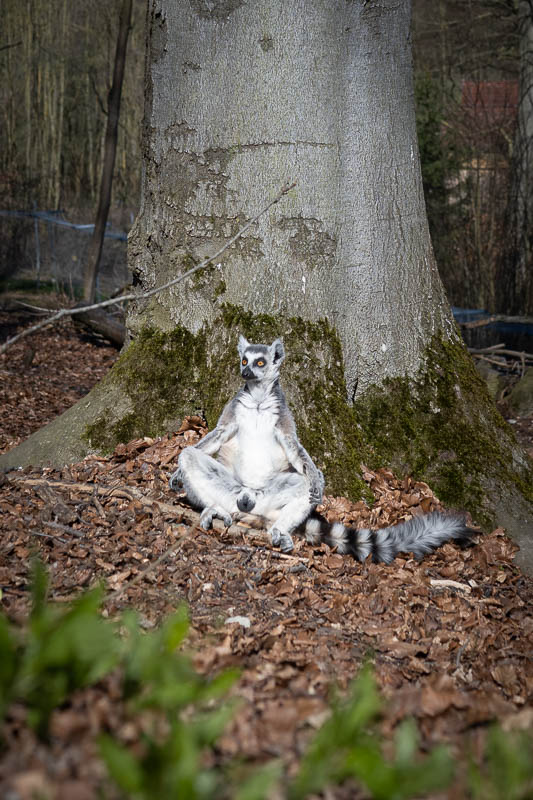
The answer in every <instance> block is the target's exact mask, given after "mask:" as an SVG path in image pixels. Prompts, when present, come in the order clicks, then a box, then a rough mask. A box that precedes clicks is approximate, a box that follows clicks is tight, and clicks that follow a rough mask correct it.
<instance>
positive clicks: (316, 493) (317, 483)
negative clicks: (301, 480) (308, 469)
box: [309, 469, 325, 506]
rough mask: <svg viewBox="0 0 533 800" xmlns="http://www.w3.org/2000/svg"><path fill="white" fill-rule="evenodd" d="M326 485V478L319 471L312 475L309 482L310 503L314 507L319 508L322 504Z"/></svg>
mask: <svg viewBox="0 0 533 800" xmlns="http://www.w3.org/2000/svg"><path fill="white" fill-rule="evenodd" d="M324 483H325V481H324V476H323V474H322V472H321V471H320V470H319V469H317V470H316V473H315V474H314V475H311V476H310V480H309V502H310V503H311V505H312V506H317V505H318V504H319V503H321V502H322V497H323V495H324Z"/></svg>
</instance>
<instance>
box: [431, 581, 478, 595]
mask: <svg viewBox="0 0 533 800" xmlns="http://www.w3.org/2000/svg"><path fill="white" fill-rule="evenodd" d="M429 583H430V585H431V586H435V588H440V587H442V588H449V589H460V590H461V591H462V592H466V594H470V593H471V592H472V588H471V587H470V586H469V585H468V584H467V583H459V582H458V581H449V580H444V579H442V580H441V579H437V578H431V579H430V581H429Z"/></svg>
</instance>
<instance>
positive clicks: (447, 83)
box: [0, 0, 533, 314]
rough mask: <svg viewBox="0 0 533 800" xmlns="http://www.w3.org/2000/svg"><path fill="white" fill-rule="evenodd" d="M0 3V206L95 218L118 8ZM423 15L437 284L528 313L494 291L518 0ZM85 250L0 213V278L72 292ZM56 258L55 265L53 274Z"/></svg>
mask: <svg viewBox="0 0 533 800" xmlns="http://www.w3.org/2000/svg"><path fill="white" fill-rule="evenodd" d="M526 5H527V4H526ZM3 7H4V15H3V16H4V33H3V40H2V41H1V42H0V76H1V81H0V99H1V109H2V111H1V112H0V113H1V115H2V124H1V126H0V187H1V192H2V198H3V200H2V203H1V206H2V207H1V208H0V211H2V212H5V211H11V212H12V211H20V210H25V211H29V210H32V209H40V210H47V211H53V212H55V213H57V212H59V211H61V212H63V214H64V216H65V217H66V218H68V219H69V220H71V221H74V222H80V223H90V222H93V217H94V210H95V207H96V203H97V195H98V187H99V180H100V175H101V171H102V160H103V153H104V137H105V126H106V108H107V94H108V91H109V88H110V84H111V77H112V71H113V58H114V48H115V44H116V38H117V30H118V18H119V7H120V2H119V0H112V1H111V2H106V3H103V2H102V1H101V0H88V2H83V3H82V2H80V0H72V1H71V2H69V3H67V0H50V2H46V3H45V2H43V0H25V2H23V3H19V2H15V0H6V2H5V3H4V4H3ZM429 9H430V7H429V6H428V4H427V3H426V2H424V0H415V2H414V4H413V32H412V36H413V51H414V61H415V81H416V100H417V124H418V134H419V146H420V152H421V160H422V171H423V179H424V191H425V197H426V205H427V210H428V216H429V222H430V228H431V234H432V240H433V246H434V249H435V253H436V256H437V262H438V265H439V270H440V272H441V277H442V279H443V281H444V284H445V287H446V290H447V292H448V296H449V299H450V302H451V303H452V305H454V306H459V307H463V308H484V309H487V310H490V311H498V312H501V313H510V312H512V313H521V314H528V313H531V311H532V307H531V305H532V303H531V301H530V293H529V292H526V293H525V294H524V293H523V292H522V293H521V294H522V303H521V307H516V301H515V300H513V299H512V298H510V297H508V296H507V295H508V293H507V290H506V288H505V284H506V278H505V275H506V274H508V273H509V268H508V266H506V265H507V259H508V253H506V241H505V238H506V237H505V236H504V231H505V230H508V229H509V220H510V216H511V214H512V206H513V204H516V198H515V199H513V197H512V195H513V191H512V186H513V172H516V171H519V170H520V159H518V158H517V145H516V126H517V110H518V102H519V84H518V81H519V72H520V34H521V30H520V24H519V22H520V16H519V10H520V3H519V2H518V1H517V0H469V1H468V2H464V0H439V2H438V3H437V4H432V5H431V12H430V10H429ZM435 11H436V13H435ZM145 13H146V9H145V3H144V2H143V1H142V0H134V2H133V12H132V26H131V31H130V36H129V41H128V50H127V63H126V73H125V78H124V86H123V91H122V105H121V112H120V125H119V135H118V144H117V158H116V164H115V174H114V182H113V196H112V204H111V212H110V221H111V224H112V225H113V226H115V227H117V228H119V229H120V230H121V231H124V232H127V230H128V229H129V228H130V226H131V224H132V221H133V218H134V215H135V214H136V212H137V210H138V205H139V199H140V180H141V151H140V137H141V125H142V115H143V70H144V49H145V25H146V19H145ZM95 20H96V21H97V24H95ZM532 24H533V23H532ZM529 56H530V54H529ZM522 58H524V56H523V54H522ZM36 228H37V230H36ZM36 237H39V241H38V243H37V239H36ZM87 245H88V237H86V236H83V235H79V234H78V235H76V236H75V237H74V238H73V237H72V234H71V232H70V231H65V229H60V228H52V227H51V226H50V224H48V225H47V224H45V223H43V222H39V223H38V224H36V223H35V224H34V221H32V220H30V219H28V218H20V217H13V216H7V217H6V216H3V217H0V280H2V281H3V282H4V284H5V281H6V280H9V279H11V281H12V280H13V279H17V278H19V279H20V278H22V277H26V278H31V277H32V276H35V274H36V271H37V266H38V268H39V269H38V271H39V277H40V276H41V274H42V275H43V277H46V276H51V277H52V279H55V280H56V282H57V281H58V280H59V281H63V282H64V283H65V286H64V287H63V288H69V289H70V290H72V287H74V289H75V288H76V286H77V285H78V284H79V282H80V280H81V279H80V277H79V276H80V274H81V269H82V264H83V260H84V257H85V251H86V248H87ZM110 254H111V255H110ZM106 258H107V261H109V260H111V261H112V262H119V263H120V265H121V268H122V270H121V271H120V270H119V274H120V277H116V278H115V280H114V282H115V283H121V282H122V281H123V278H124V276H125V275H126V272H125V263H126V247H125V244H124V242H117V241H113V242H111V241H110V240H106V250H105V252H104V263H105V262H106ZM37 261H39V264H38V265H37V263H36V262H37ZM54 261H55V262H57V261H60V262H63V264H62V268H61V269H59V270H58V269H57V263H56V264H55V269H53V268H52V267H53V266H54V265H53V264H52V262H54ZM67 274H68V275H69V280H68V281H66V279H65V276H66V275H67ZM58 276H59V278H58ZM67 283H68V284H69V286H68V287H67V285H66V284H67ZM72 291H73V290H72Z"/></svg>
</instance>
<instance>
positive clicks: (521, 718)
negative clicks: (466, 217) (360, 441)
mask: <svg viewBox="0 0 533 800" xmlns="http://www.w3.org/2000/svg"><path fill="white" fill-rule="evenodd" d="M23 324H28V318H27V315H26V314H20V315H18V316H17V315H14V314H12V313H10V314H7V313H2V314H0V325H1V326H2V328H3V338H5V336H6V335H10V334H12V333H13V331H14V330H15V329H16V328H17V326H18V325H23ZM116 357H117V353H116V351H115V350H114V349H113V348H111V347H110V346H108V345H106V344H105V343H102V342H97V341H96V340H95V339H93V338H88V337H84V336H83V335H82V334H80V333H79V332H78V331H77V330H75V329H74V327H73V325H72V324H71V323H70V322H68V323H65V324H63V325H61V326H58V327H55V328H53V329H48V330H44V331H41V332H40V333H38V334H37V335H35V336H34V337H32V338H28V339H25V340H22V341H21V342H20V343H17V344H16V345H14V346H13V347H12V348H11V349H10V350H9V351H8V352H7V353H6V354H5V355H3V356H0V407H1V409H2V413H1V415H0V451H2V450H4V451H5V450H7V449H10V448H11V447H14V446H15V445H16V444H18V443H19V442H20V441H21V440H22V439H24V438H25V437H27V436H28V435H29V434H30V433H31V432H32V431H33V430H35V429H37V428H38V427H40V426H41V425H43V424H45V423H46V422H48V421H49V420H50V419H52V418H53V417H54V416H56V415H57V414H58V413H60V412H61V411H63V410H64V409H66V408H67V407H69V406H70V405H72V404H73V403H74V402H75V401H76V400H77V399H78V398H79V397H81V396H82V395H83V394H85V393H86V392H87V391H88V390H89V389H90V388H91V386H92V385H93V384H94V383H96V382H97V381H98V380H99V379H100V378H101V377H102V375H103V374H105V372H106V371H107V370H108V369H109V367H110V366H111V364H112V363H113V361H114V360H115V358H116ZM514 428H515V430H516V432H517V435H518V436H519V438H520V440H521V441H522V443H523V444H524V446H525V448H526V449H528V450H530V451H531V449H532V448H533V425H532V421H531V419H529V420H519V421H518V422H517V423H516V424H515V425H514ZM204 434H205V429H204V428H203V427H202V424H201V420H199V419H198V418H188V419H187V420H185V421H184V422H183V424H182V426H181V428H180V430H179V431H176V432H172V433H170V434H169V435H168V436H165V437H163V438H162V439H157V440H152V439H142V440H137V441H134V442H130V443H129V444H127V445H120V446H119V447H118V448H117V449H116V451H115V453H114V454H113V455H112V456H110V457H107V458H96V457H89V458H87V459H85V460H84V461H83V462H82V463H80V464H76V465H70V466H67V467H64V468H63V469H61V470H52V469H50V468H45V469H39V470H24V471H22V472H16V473H10V474H9V475H7V476H0V542H1V544H0V588H1V599H2V607H3V610H4V612H5V613H6V614H7V615H8V616H9V617H10V618H11V619H13V620H16V621H21V622H22V621H23V620H24V618H25V615H26V613H27V608H28V564H29V558H30V556H31V554H32V553H33V552H35V551H37V552H38V553H39V554H40V556H41V558H42V559H43V561H44V562H45V563H46V564H47V565H48V568H49V571H50V577H51V596H52V598H53V599H55V600H58V601H65V600H68V599H70V598H72V597H74V596H76V594H77V593H78V592H79V591H80V589H83V588H86V587H89V586H91V585H93V584H94V583H95V582H97V581H99V580H102V579H103V580H104V581H105V583H106V586H107V588H108V590H109V591H108V595H107V601H106V604H105V612H104V613H106V614H108V615H109V616H113V615H115V614H116V613H117V612H118V611H119V610H120V609H122V608H125V607H127V606H132V607H135V608H137V609H138V610H139V612H140V614H141V619H142V621H143V625H144V626H145V627H146V628H150V627H153V626H154V625H157V624H158V622H159V621H160V620H161V619H162V618H164V617H165V616H166V615H168V614H169V613H170V612H171V611H173V610H174V609H175V608H176V606H177V605H178V604H179V602H180V601H182V600H185V601H186V602H187V604H188V605H189V608H190V616H191V626H192V627H191V635H190V640H189V645H190V648H191V650H192V651H193V653H194V660H195V664H196V667H197V668H198V669H199V670H200V671H202V672H204V673H212V672H216V671H217V670H220V669H221V668H223V667H226V666H228V665H238V666H239V667H240V668H241V670H242V673H241V677H240V679H239V681H238V683H237V685H236V687H235V688H234V690H233V692H234V693H235V694H237V695H239V696H240V697H241V698H243V700H244V702H243V703H242V705H241V706H240V709H239V710H238V712H237V714H236V716H235V718H234V720H233V722H232V723H231V724H230V727H229V728H228V730H227V732H226V733H225V734H224V736H223V739H222V741H221V745H220V748H221V754H222V757H224V756H230V755H232V754H237V753H238V754H240V755H241V756H243V757H245V758H247V759H249V760H251V761H252V762H255V761H257V762H263V761H265V760H266V759H269V758H272V757H276V756H283V758H284V759H285V761H286V763H287V766H288V769H289V770H290V769H292V768H293V766H294V764H295V763H296V762H297V760H298V758H299V757H300V755H301V753H302V751H303V749H304V747H305V743H306V742H307V741H308V740H309V737H310V735H311V734H312V732H313V731H314V730H315V729H316V728H317V726H318V725H319V724H320V722H321V721H322V720H323V719H324V714H325V713H326V712H327V701H328V691H329V688H330V687H331V685H332V684H336V685H338V686H340V687H341V688H345V687H346V686H347V684H348V682H349V681H350V679H351V678H352V677H353V676H354V675H355V674H356V673H357V671H358V669H359V668H360V666H361V664H362V662H363V661H365V660H367V659H368V658H370V659H371V660H372V662H373V663H374V665H375V672H376V677H377V681H378V684H379V687H380V690H381V693H382V695H383V696H384V698H385V702H384V709H383V718H382V728H383V731H384V732H385V733H386V734H387V735H389V734H390V733H391V732H392V731H393V730H394V728H395V726H396V725H397V724H398V723H399V722H400V721H401V720H402V719H404V718H405V717H414V718H415V719H416V721H417V723H418V727H419V730H420V734H421V748H422V749H423V750H424V749H427V748H429V747H431V746H433V745H435V744H437V743H441V742H447V743H449V744H450V746H451V747H452V749H453V752H454V753H455V755H456V757H457V759H458V760H459V761H460V762H462V763H464V759H465V754H469V753H471V754H473V755H474V757H475V756H476V754H479V753H481V752H482V748H483V742H484V740H485V737H486V735H487V731H488V728H489V724H490V723H491V722H492V721H494V720H498V721H499V722H501V724H502V725H503V726H504V727H505V729H506V730H512V729H517V728H518V729H521V728H526V727H531V726H532V725H533V710H532V707H531V701H532V698H533V665H532V644H533V606H532V600H533V584H532V582H531V580H529V579H528V578H527V577H526V576H524V575H523V574H521V572H520V571H519V569H518V568H517V567H516V566H514V563H513V554H514V552H515V549H516V548H515V546H514V544H513V543H512V542H511V541H510V540H509V539H508V538H507V537H506V536H505V533H504V532H503V531H502V530H495V531H484V532H483V535H480V536H479V540H478V542H477V543H476V545H475V546H474V547H472V548H469V549H466V550H460V549H459V548H457V547H455V546H453V545H445V546H444V547H442V548H440V549H439V550H438V552H436V553H435V554H433V555H431V556H428V557H426V558H424V559H423V560H422V561H416V560H415V559H413V558H411V557H410V556H409V555H405V556H402V557H399V558H396V559H395V561H394V562H393V564H391V565H389V566H386V565H381V564H372V563H370V562H365V563H363V564H360V563H357V562H354V561H353V560H351V559H350V558H348V557H344V556H341V555H339V554H337V553H336V552H334V551H332V550H330V549H328V548H327V546H325V545H323V546H321V547H312V546H310V545H307V544H305V543H304V542H301V541H299V542H298V543H297V545H296V549H295V551H294V552H293V553H292V554H291V555H284V554H282V553H280V552H278V551H276V550H273V549H272V548H271V547H269V546H268V545H267V544H266V541H265V537H264V535H261V534H260V533H256V534H253V533H252V534H249V533H247V532H246V531H245V530H244V529H243V530H242V531H241V530H239V529H238V528H234V527H232V528H231V529H230V530H229V531H227V532H221V531H220V529H218V530H217V531H214V532H209V533H206V532H204V531H201V530H200V529H198V528H197V527H195V526H194V524H193V521H194V519H193V517H191V514H190V512H188V511H187V509H186V508H185V507H183V506H182V505H180V503H179V497H177V496H176V495H175V494H172V493H171V492H170V491H169V489H168V475H169V474H170V472H171V471H172V469H173V467H174V465H175V463H176V459H177V456H178V454H179V452H180V451H181V449H182V448H183V447H185V446H187V445H189V444H192V443H194V442H195V441H198V439H199V437H200V436H202V435H204ZM363 475H364V478H365V480H366V481H367V482H368V484H369V486H370V488H371V489H372V491H373V493H374V496H375V503H374V505H373V506H372V508H369V507H368V506H367V505H366V504H365V503H363V502H359V503H355V504H354V503H350V502H349V501H348V500H346V499H345V498H338V497H337V498H336V497H327V498H326V499H325V503H324V506H323V508H322V511H323V513H324V514H325V515H326V516H327V517H328V519H330V520H340V521H343V522H345V523H349V524H352V525H354V526H355V527H373V528H379V527H385V526H387V525H390V524H394V523H395V522H397V521H400V520H402V519H406V518H408V517H409V516H411V515H413V514H417V513H425V512H427V511H430V510H432V509H438V508H441V505H440V503H439V501H438V499H437V498H436V497H435V496H434V495H433V493H432V492H431V489H430V488H429V487H428V486H427V485H426V484H424V483H422V482H417V481H414V480H412V479H410V478H406V479H403V480H398V479H397V478H396V477H395V476H394V475H393V474H392V473H391V472H389V471H387V470H380V471H378V472H373V471H371V470H369V469H366V468H363ZM166 553H169V555H166V556H165V554H166ZM162 556H163V557H162ZM156 562H157V563H156ZM235 616H240V617H243V618H246V619H247V620H248V622H249V626H246V627H245V626H244V625H242V624H240V623H235V622H228V619H229V618H231V617H235ZM104 729H105V730H111V731H113V732H114V733H115V735H116V736H117V737H118V738H119V739H122V740H123V741H128V736H131V730H129V729H128V727H127V726H126V725H125V723H124V718H123V709H122V707H121V705H120V703H119V702H118V701H117V700H116V698H114V697H113V692H112V687H110V686H109V685H107V684H106V683H105V682H103V683H102V684H100V685H98V686H96V687H93V688H91V689H89V690H86V691H84V692H79V693H78V694H77V695H76V696H75V697H74V698H73V700H72V701H71V702H70V703H69V704H67V705H66V706H65V707H62V708H60V709H58V710H57V711H56V712H55V713H54V718H53V725H52V732H53V735H52V737H51V739H50V741H49V742H47V743H46V744H45V743H42V742H39V741H38V740H37V739H36V738H35V735H34V734H33V733H32V732H31V730H30V729H29V727H28V726H27V725H26V722H25V716H24V712H23V710H22V709H21V708H18V707H17V708H13V709H11V711H10V713H9V715H8V719H7V722H6V725H5V729H4V742H5V747H4V749H3V750H2V751H0V796H3V797H8V796H9V797H11V798H13V800H17V799H18V798H20V800H26V798H27V799H28V800H30V798H31V796H32V795H31V791H33V790H31V791H30V790H29V789H28V785H30V786H33V787H35V786H37V787H41V789H42V787H45V789H46V791H48V792H49V793H50V796H52V797H54V798H57V800H67V798H73V797H76V798H77V797H80V798H82V800H84V798H87V800H91V798H96V797H98V796H99V792H100V791H101V790H102V787H103V786H105V785H106V778H105V773H104V770H103V766H102V764H101V762H100V761H99V759H98V757H97V754H96V749H95V745H94V737H95V735H96V734H97V733H98V732H99V731H101V730H104ZM28 774H30V776H33V778H32V780H33V783H32V781H31V780H30V781H29V782H28V779H27V777H25V776H27V775H28ZM461 774H462V773H461V770H459V777H458V779H457V780H456V782H455V784H454V785H453V787H452V788H451V789H450V790H449V791H448V793H442V794H440V795H439V798H452V797H453V798H454V799H455V798H461V797H464V796H465V794H464V786H463V782H462V781H463V779H462V778H461ZM329 796H330V797H331V798H336V797H337V798H341V797H344V796H346V795H345V794H343V790H342V789H337V790H332V793H331V794H330V795H329ZM349 796H350V797H353V798H356V797H358V796H359V793H358V792H356V793H354V792H353V791H352V792H351V793H349Z"/></svg>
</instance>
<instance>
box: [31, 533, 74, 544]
mask: <svg viewBox="0 0 533 800" xmlns="http://www.w3.org/2000/svg"><path fill="white" fill-rule="evenodd" d="M29 533H31V535H32V536H42V537H43V538H44V539H53V540H54V541H55V542H61V543H62V544H68V542H67V540H66V539H62V538H61V536H57V535H56V534H54V533H41V532H40V531H32V530H30V531H29Z"/></svg>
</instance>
